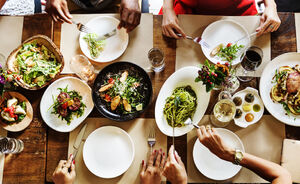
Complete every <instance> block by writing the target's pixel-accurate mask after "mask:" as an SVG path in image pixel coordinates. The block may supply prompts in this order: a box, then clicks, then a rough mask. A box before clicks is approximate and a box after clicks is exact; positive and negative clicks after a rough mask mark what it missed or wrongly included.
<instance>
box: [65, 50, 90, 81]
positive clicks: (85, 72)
mask: <svg viewBox="0 0 300 184" xmlns="http://www.w3.org/2000/svg"><path fill="white" fill-rule="evenodd" d="M70 69H71V70H72V72H74V73H75V74H76V75H77V76H78V77H79V78H80V79H81V80H83V81H85V82H86V83H88V84H92V83H93V82H94V80H95V78H96V74H95V68H94V66H93V65H92V64H91V63H90V61H89V60H88V58H87V57H85V56H83V55H76V56H73V57H72V59H71V61H70Z"/></svg>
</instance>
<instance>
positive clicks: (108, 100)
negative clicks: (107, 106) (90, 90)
mask: <svg viewBox="0 0 300 184" xmlns="http://www.w3.org/2000/svg"><path fill="white" fill-rule="evenodd" d="M105 101H107V102H110V101H111V98H110V96H109V95H108V94H105Z"/></svg>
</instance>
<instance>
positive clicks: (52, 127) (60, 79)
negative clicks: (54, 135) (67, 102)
mask: <svg viewBox="0 0 300 184" xmlns="http://www.w3.org/2000/svg"><path fill="white" fill-rule="evenodd" d="M70 78H71V79H74V80H77V81H78V82H81V83H82V84H83V85H86V86H87V87H88V88H89V90H90V91H92V90H91V87H90V86H89V85H87V84H86V83H85V82H83V81H82V80H80V79H79V78H76V77H73V76H66V77H62V78H59V79H57V80H55V81H54V82H52V83H51V84H50V85H49V86H48V87H47V89H46V90H45V91H44V93H43V96H42V98H41V100H40V114H41V117H42V119H43V121H44V122H45V123H46V125H47V126H49V127H50V128H51V129H53V130H55V131H57V132H62V133H67V132H72V131H73V130H74V129H76V128H77V127H78V126H79V125H80V124H81V123H82V122H83V121H84V120H85V119H86V118H88V116H89V114H90V113H91V112H92V110H93V109H94V106H95V104H94V101H93V100H91V101H92V102H93V108H91V109H89V111H87V114H86V118H85V119H84V120H83V121H81V122H80V123H78V124H77V125H76V126H75V127H74V128H73V129H70V130H67V131H64V130H59V129H57V128H55V127H54V126H52V125H50V124H49V123H47V121H46V120H45V118H44V117H43V113H42V109H41V108H42V105H41V104H42V101H43V100H44V98H46V97H44V95H45V94H46V92H48V90H50V87H51V86H52V85H53V84H55V83H58V82H60V81H62V80H68V79H70ZM90 93H91V92H90ZM86 110H87V109H86Z"/></svg>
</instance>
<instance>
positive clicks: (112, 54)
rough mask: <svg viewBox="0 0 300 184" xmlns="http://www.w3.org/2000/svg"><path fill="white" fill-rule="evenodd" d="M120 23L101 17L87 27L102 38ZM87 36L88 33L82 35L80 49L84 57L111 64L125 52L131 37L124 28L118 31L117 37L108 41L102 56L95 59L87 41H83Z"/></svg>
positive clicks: (90, 22)
mask: <svg viewBox="0 0 300 184" xmlns="http://www.w3.org/2000/svg"><path fill="white" fill-rule="evenodd" d="M119 22H120V21H119V20H118V19H116V18H114V17H111V16H99V17H95V18H93V19H91V20H90V21H88V22H87V23H86V24H85V25H86V26H87V27H88V28H90V29H92V31H93V32H94V33H96V34H97V35H98V36H101V35H104V34H106V33H108V32H111V31H112V30H113V29H115V28H117V26H118V25H119ZM85 35H86V33H83V32H81V33H80V36H79V45H80V49H81V51H82V52H83V53H84V55H86V56H87V57H88V58H89V59H91V60H94V61H96V62H109V61H113V60H115V59H117V58H119V57H120V56H121V55H122V54H123V53H124V52H125V50H126V48H127V45H128V40H129V36H128V34H127V33H126V30H125V29H124V28H122V29H120V30H119V29H117V33H116V35H114V36H112V37H110V38H107V39H106V41H105V42H106V44H105V47H104V49H103V51H101V53H100V55H99V56H98V57H97V58H95V59H94V58H92V56H91V54H90V50H89V48H88V45H87V43H86V41H85V40H84V39H83V37H84V36H85Z"/></svg>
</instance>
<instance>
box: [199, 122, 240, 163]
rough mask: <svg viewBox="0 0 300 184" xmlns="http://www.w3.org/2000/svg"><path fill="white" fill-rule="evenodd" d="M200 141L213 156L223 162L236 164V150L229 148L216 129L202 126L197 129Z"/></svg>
mask: <svg viewBox="0 0 300 184" xmlns="http://www.w3.org/2000/svg"><path fill="white" fill-rule="evenodd" d="M197 135H198V138H199V141H200V142H201V143H202V144H203V145H204V146H206V147H207V148H208V149H209V150H210V151H211V152H212V153H213V154H215V155H216V156H218V157H219V158H221V159H223V160H227V161H230V162H234V154H235V150H234V149H233V148H230V147H228V146H227V145H226V144H225V143H224V141H223V140H222V139H221V137H220V136H219V134H218V133H217V131H216V130H215V129H214V128H210V126H209V125H208V126H206V128H205V126H203V125H202V126H201V127H200V128H199V129H197Z"/></svg>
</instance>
